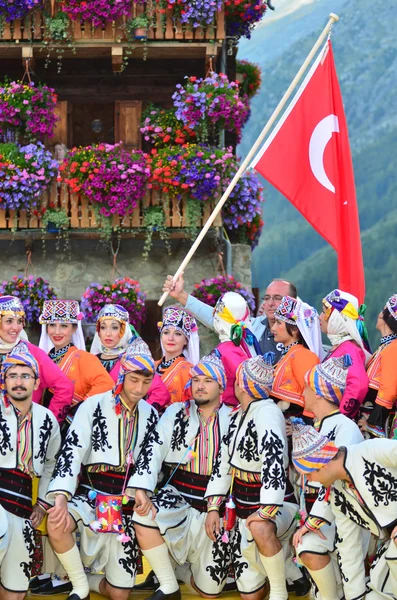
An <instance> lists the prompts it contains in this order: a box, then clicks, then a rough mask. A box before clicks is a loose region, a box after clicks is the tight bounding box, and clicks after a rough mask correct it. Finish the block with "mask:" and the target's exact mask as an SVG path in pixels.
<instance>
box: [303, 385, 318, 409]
mask: <svg viewBox="0 0 397 600" xmlns="http://www.w3.org/2000/svg"><path fill="white" fill-rule="evenodd" d="M303 397H304V399H305V408H306V410H309V411H310V412H313V408H314V407H315V405H316V402H317V395H316V392H314V391H313V390H312V388H311V387H309V386H308V385H307V383H305V389H304V390H303Z"/></svg>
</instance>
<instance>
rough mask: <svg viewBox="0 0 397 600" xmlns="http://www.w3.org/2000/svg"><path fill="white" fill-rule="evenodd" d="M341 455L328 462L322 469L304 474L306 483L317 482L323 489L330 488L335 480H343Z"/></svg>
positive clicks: (343, 472)
mask: <svg viewBox="0 0 397 600" xmlns="http://www.w3.org/2000/svg"><path fill="white" fill-rule="evenodd" d="M344 475H345V476H346V472H345V470H344V469H343V455H342V456H339V457H338V458H335V459H334V460H330V461H329V463H327V464H326V465H325V466H324V467H322V468H321V469H318V470H317V471H311V472H310V473H307V474H306V478H307V481H317V482H318V483H321V485H323V486H324V487H330V486H331V485H332V484H333V483H335V481H336V480H337V479H344V478H345V477H344Z"/></svg>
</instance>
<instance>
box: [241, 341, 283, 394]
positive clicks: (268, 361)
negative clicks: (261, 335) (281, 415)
mask: <svg viewBox="0 0 397 600" xmlns="http://www.w3.org/2000/svg"><path fill="white" fill-rule="evenodd" d="M274 356H275V355H274V352H267V353H266V354H265V355H264V356H255V358H249V359H248V360H245V361H244V362H242V363H241V364H240V365H239V366H238V368H237V371H236V382H237V385H238V386H239V387H240V388H241V389H242V390H244V391H245V392H247V394H249V395H250V396H251V397H252V398H263V399H266V398H269V396H270V390H271V387H272V384H273V379H274V371H273V360H274Z"/></svg>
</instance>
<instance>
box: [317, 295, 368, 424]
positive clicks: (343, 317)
mask: <svg viewBox="0 0 397 600" xmlns="http://www.w3.org/2000/svg"><path fill="white" fill-rule="evenodd" d="M365 308H366V306H365V304H363V305H362V306H360V307H359V305H358V300H357V298H356V297H355V296H352V295H351V294H348V293H347V292H342V291H341V290H333V291H332V292H330V293H329V294H327V296H326V297H325V298H324V299H323V311H322V313H321V314H320V325H321V331H323V332H324V333H326V334H327V337H328V339H329V341H330V342H331V345H332V348H331V351H330V352H329V353H328V355H327V356H326V357H325V358H324V360H328V359H329V358H331V357H332V358H337V357H338V356H343V355H345V354H349V355H350V357H351V359H352V364H351V366H350V367H349V371H348V375H347V385H346V389H345V393H344V394H343V398H342V400H341V403H340V411H341V413H342V414H344V415H346V416H348V417H350V418H351V419H354V418H356V417H357V415H358V411H359V409H360V406H361V404H362V403H363V402H364V399H365V396H366V395H367V392H368V376H367V374H366V372H365V363H366V360H367V359H368V358H369V356H370V355H369V352H370V349H369V343H368V335H367V328H366V326H365V322H364V318H363V314H364V311H365Z"/></svg>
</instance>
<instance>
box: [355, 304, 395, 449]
mask: <svg viewBox="0 0 397 600" xmlns="http://www.w3.org/2000/svg"><path fill="white" fill-rule="evenodd" d="M376 329H378V331H380V333H381V336H382V337H381V339H380V344H379V348H378V349H377V350H376V352H374V354H373V355H372V356H371V358H370V359H369V362H368V364H367V375H368V378H369V389H368V394H367V396H366V398H365V402H364V406H366V405H367V404H368V403H369V404H371V406H372V407H373V409H372V410H371V413H370V415H369V418H368V421H366V420H365V417H364V418H363V419H361V420H360V422H359V425H360V427H361V428H362V430H363V431H367V432H368V433H369V434H370V435H371V436H372V437H390V438H394V439H396V438H397V419H396V417H395V416H394V415H393V410H395V408H396V400H397V368H396V365H397V294H394V295H393V296H391V298H389V299H388V301H387V302H386V306H385V307H384V309H383V310H382V311H381V312H380V313H379V315H378V319H377V321H376ZM364 406H363V409H364ZM393 417H394V418H393Z"/></svg>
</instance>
